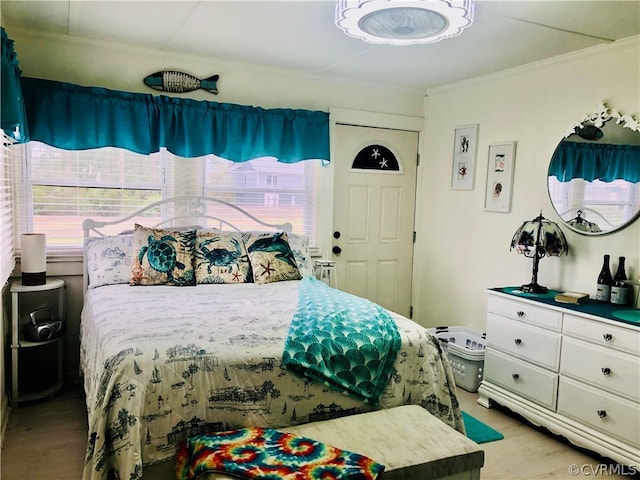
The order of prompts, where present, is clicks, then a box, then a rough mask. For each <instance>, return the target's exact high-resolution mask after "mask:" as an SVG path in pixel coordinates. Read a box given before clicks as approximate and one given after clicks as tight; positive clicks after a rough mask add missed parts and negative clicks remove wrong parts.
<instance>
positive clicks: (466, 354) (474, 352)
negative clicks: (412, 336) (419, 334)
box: [427, 327, 486, 392]
mask: <svg viewBox="0 0 640 480" xmlns="http://www.w3.org/2000/svg"><path fill="white" fill-rule="evenodd" d="M427 331H428V332H429V333H431V334H432V335H434V336H435V337H436V338H437V339H438V340H440V344H441V345H442V348H443V350H444V351H445V352H446V353H447V357H448V359H449V363H450V364H451V368H452V369H453V376H454V378H455V381H456V385H457V386H459V387H460V388H463V389H465V390H467V391H469V392H477V391H478V387H479V386H480V382H481V381H482V376H483V371H484V351H485V346H486V340H485V334H484V333H479V332H476V331H473V330H471V329H469V328H465V327H436V328H428V329H427Z"/></svg>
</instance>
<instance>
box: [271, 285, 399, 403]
mask: <svg viewBox="0 0 640 480" xmlns="http://www.w3.org/2000/svg"><path fill="white" fill-rule="evenodd" d="M400 345H401V341H400V334H399V333H398V328H397V326H396V324H395V322H394V321H393V319H392V318H391V316H390V315H389V313H388V312H387V311H386V310H385V309H383V308H382V307H380V306H379V305H376V304H375V303H372V302H370V301H369V300H366V299H364V298H361V297H357V296H355V295H351V294H349V293H346V292H342V291H340V290H336V289H334V288H331V287H329V286H328V285H326V284H325V283H323V282H321V281H319V280H316V279H315V278H312V277H305V278H303V279H302V280H301V284H300V293H299V296H298V308H297V310H296V312H295V313H294V315H293V319H292V321H291V327H290V328H289V334H288V336H287V339H286V342H285V347H284V353H283V364H284V365H285V367H287V368H288V369H289V370H291V371H293V372H294V373H296V374H298V375H300V376H303V377H306V378H309V379H312V380H316V381H320V382H322V383H323V384H325V385H327V386H328V387H330V388H332V389H334V390H338V391H341V392H343V393H345V394H349V395H352V396H356V397H358V398H361V399H364V400H365V401H367V402H368V403H372V404H374V405H375V404H377V403H378V401H379V399H380V396H381V395H382V393H383V391H384V389H385V388H386V386H387V384H388V383H389V377H390V375H391V373H392V370H393V364H394V362H395V359H396V356H397V354H398V351H399V350H400Z"/></svg>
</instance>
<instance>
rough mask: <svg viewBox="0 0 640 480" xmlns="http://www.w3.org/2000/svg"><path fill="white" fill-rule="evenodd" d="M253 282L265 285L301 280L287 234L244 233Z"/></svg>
mask: <svg viewBox="0 0 640 480" xmlns="http://www.w3.org/2000/svg"><path fill="white" fill-rule="evenodd" d="M242 238H243V239H244V243H245V245H246V247H247V253H248V254H249V261H250V262H251V271H252V274H253V282H254V283H257V284H265V283H272V282H280V281H283V280H300V279H301V278H302V276H301V275H300V270H298V264H297V263H296V259H295V257H294V255H293V251H292V250H291V247H290V246H289V239H288V237H287V232H276V233H251V232H243V233H242Z"/></svg>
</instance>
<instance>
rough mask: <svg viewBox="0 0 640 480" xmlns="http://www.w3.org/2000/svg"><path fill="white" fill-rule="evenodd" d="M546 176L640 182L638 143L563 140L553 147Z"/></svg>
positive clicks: (566, 179)
mask: <svg viewBox="0 0 640 480" xmlns="http://www.w3.org/2000/svg"><path fill="white" fill-rule="evenodd" d="M549 176H554V177H557V179H558V180H559V181H560V182H570V181H571V180H573V179H574V178H583V179H584V180H586V181H588V182H592V181H594V180H601V181H603V182H612V181H614V180H626V181H628V182H632V183H638V182H640V145H612V144H594V143H578V142H569V141H562V142H561V143H560V144H559V145H558V147H557V148H556V151H555V153H554V154H553V158H552V159H551V164H550V165H549Z"/></svg>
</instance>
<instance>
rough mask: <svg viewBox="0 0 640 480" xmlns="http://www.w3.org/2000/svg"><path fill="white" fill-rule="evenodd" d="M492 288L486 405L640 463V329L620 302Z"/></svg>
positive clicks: (482, 396) (484, 391)
mask: <svg viewBox="0 0 640 480" xmlns="http://www.w3.org/2000/svg"><path fill="white" fill-rule="evenodd" d="M514 290H515V289H511V288H505V289H492V290H489V291H488V293H489V299H488V310H487V331H486V333H487V347H486V351H485V364H484V380H483V381H482V383H481V384H480V388H479V389H478V394H479V398H478V403H479V404H481V405H483V406H485V407H487V408H489V407H490V404H491V402H495V403H498V404H500V405H503V406H505V407H507V408H509V409H510V410H512V411H514V412H516V413H518V414H520V415H522V416H523V417H525V418H527V419H528V420H529V421H531V422H532V423H534V424H535V425H541V426H544V427H546V428H547V429H549V430H550V431H551V432H553V433H555V434H558V435H562V436H564V437H566V438H567V439H568V440H569V441H571V442H572V443H573V444H575V445H578V446H581V447H584V448H587V449H589V450H593V451H595V452H597V453H599V454H601V455H603V456H606V457H609V458H611V459H613V460H615V461H616V462H618V463H621V464H624V465H634V466H636V467H637V466H638V465H640V326H639V325H638V324H637V323H634V322H633V320H631V321H630V322H622V321H617V320H616V319H615V317H612V316H611V313H612V312H614V311H615V310H616V309H615V307H613V306H610V307H609V306H605V305H600V304H597V303H596V302H594V301H588V302H589V304H588V305H575V306H574V305H567V304H562V303H558V302H554V301H553V300H552V298H553V292H551V293H550V294H548V295H546V296H539V297H537V298H536V296H535V295H531V294H523V295H519V294H517V293H511V292H513V291H514Z"/></svg>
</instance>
